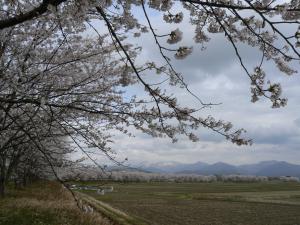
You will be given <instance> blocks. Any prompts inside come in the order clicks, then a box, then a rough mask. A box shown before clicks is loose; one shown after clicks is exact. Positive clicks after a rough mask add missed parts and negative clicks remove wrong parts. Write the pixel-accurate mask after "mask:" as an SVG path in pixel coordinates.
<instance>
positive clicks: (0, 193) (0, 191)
mask: <svg viewBox="0 0 300 225" xmlns="http://www.w3.org/2000/svg"><path fill="white" fill-rule="evenodd" d="M4 195H5V179H4V177H2V176H1V177H0V197H4Z"/></svg>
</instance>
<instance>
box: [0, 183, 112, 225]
mask: <svg viewBox="0 0 300 225" xmlns="http://www.w3.org/2000/svg"><path fill="white" fill-rule="evenodd" d="M95 224H97V225H109V224H112V223H111V222H109V221H108V220H107V219H105V218H103V217H101V215H99V214H98V213H95V212H93V213H84V212H82V211H81V210H79V208H78V207H77V205H76V203H75V201H74V199H73V198H72V196H71V194H70V193H69V192H68V191H67V190H66V189H64V188H63V187H62V186H61V185H60V184H59V183H56V182H38V183H35V184H32V185H30V186H29V187H26V188H24V189H21V190H14V189H10V192H9V193H8V194H7V196H6V197H5V198H2V199H1V198H0V225H95Z"/></svg>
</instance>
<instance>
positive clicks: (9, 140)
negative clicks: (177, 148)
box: [0, 0, 300, 190]
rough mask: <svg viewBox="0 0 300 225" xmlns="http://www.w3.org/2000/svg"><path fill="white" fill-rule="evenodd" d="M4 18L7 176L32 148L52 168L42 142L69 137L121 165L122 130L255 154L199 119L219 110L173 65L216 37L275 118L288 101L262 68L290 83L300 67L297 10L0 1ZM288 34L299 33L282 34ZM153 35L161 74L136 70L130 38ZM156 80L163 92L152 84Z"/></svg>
mask: <svg viewBox="0 0 300 225" xmlns="http://www.w3.org/2000/svg"><path fill="white" fill-rule="evenodd" d="M0 9H1V11H0V37H1V38H0V63H1V67H0V139H1V143H0V155H1V161H0V162H1V164H0V166H1V170H2V171H4V170H6V168H7V165H8V164H9V163H8V162H7V161H6V159H7V157H6V155H7V154H8V151H10V152H14V151H16V149H18V151H19V150H20V151H21V152H24V146H25V144H30V146H32V147H33V149H34V150H35V151H37V152H39V154H41V155H42V156H43V157H44V158H46V159H48V162H49V163H50V164H51V160H50V158H51V150H49V149H51V148H49V146H48V145H47V143H49V142H45V141H44V140H45V138H46V139H47V138H48V139H50V142H53V143H55V142H60V140H61V137H68V139H69V140H71V141H72V142H73V144H75V145H77V148H79V149H81V150H82V152H83V153H84V154H85V155H86V157H88V158H90V160H92V161H94V159H93V158H92V157H91V155H90V154H89V152H88V151H87V150H86V148H85V147H84V146H89V147H94V148H95V147H96V148H97V149H99V151H100V152H101V153H103V154H105V155H106V156H107V157H109V158H110V159H111V160H115V158H114V155H113V154H112V153H113V151H112V149H111V148H110V146H109V143H110V142H111V141H113V139H112V136H111V134H112V133H113V132H114V131H115V130H118V131H120V132H123V133H124V134H127V135H131V132H129V131H132V130H133V129H132V128H134V129H137V130H140V131H142V132H144V133H147V134H149V135H152V136H153V137H169V138H171V139H172V140H173V141H177V137H178V135H181V134H184V135H186V136H187V137H189V138H190V139H191V140H192V141H197V140H198V138H197V135H196V132H195V130H197V129H199V128H201V127H205V128H208V129H210V130H212V131H213V132H216V133H218V134H220V135H222V136H224V137H225V138H226V139H228V140H230V141H232V142H233V143H235V144H237V145H247V144H251V140H249V139H246V138H244V137H243V133H244V130H243V129H233V128H232V124H231V123H230V122H225V121H223V120H218V119H215V118H213V117H211V116H207V117H200V116H199V114H198V112H199V111H201V110H203V109H205V108H210V107H213V106H214V105H215V104H214V103H206V102H203V101H202V100H201V98H200V96H196V95H195V94H194V93H193V92H192V91H191V90H190V89H189V87H188V84H187V83H186V82H185V79H184V74H180V71H176V70H175V68H174V63H176V60H180V59H186V58H187V59H186V60H188V55H190V54H191V53H192V51H193V45H197V44H199V45H201V46H203V48H205V44H206V43H207V42H209V40H210V37H211V36H212V35H214V34H216V33H221V34H224V38H225V39H226V40H228V42H229V43H230V44H231V45H232V47H233V50H234V51H235V54H236V56H237V58H238V60H239V62H240V65H241V67H242V68H243V69H244V71H245V75H246V76H247V77H248V79H249V84H250V87H251V93H250V94H251V97H252V102H256V101H258V100H259V99H260V98H266V99H269V100H270V101H271V105H272V107H273V108H278V107H282V106H285V105H286V104H287V99H286V98H284V97H282V90H281V86H280V84H279V83H273V82H272V81H270V80H269V79H268V76H267V74H266V73H265V71H264V62H265V61H273V62H274V63H275V64H276V66H277V67H278V70H279V71H281V72H283V73H285V74H287V75H292V74H295V73H297V71H296V69H295V68H294V67H297V66H298V63H299V59H300V53H299V46H300V30H299V29H300V28H299V19H300V1H298V0H291V1H285V2H279V1H276V0H273V1H272V0H262V1H241V0H210V1H201V0H181V1H174V0H149V1H145V0H133V1H128V0H124V1H98V0H29V1H22V0H1V1H0ZM149 10H152V11H153V10H156V11H157V12H159V13H161V18H162V20H161V21H162V22H164V23H167V24H171V23H172V24H176V25H178V28H177V29H175V30H171V29H170V30H167V31H166V32H165V33H162V34H161V33H158V32H157V30H156V28H155V27H157V26H159V25H158V24H154V23H153V22H152V21H151V16H149ZM137 11H139V15H138V13H137ZM141 14H142V15H143V16H144V17H145V18H146V24H142V22H141V19H140V15H141ZM183 17H189V19H190V26H191V27H193V28H194V29H195V35H194V37H193V39H194V43H191V44H190V46H184V45H181V41H182V37H183V35H184V33H183V32H182V31H181V29H180V24H181V22H182V20H183ZM287 26H289V27H290V29H289V31H292V32H290V33H289V32H286V29H283V27H287ZM146 32H148V33H150V34H151V35H152V37H153V39H154V41H155V43H156V45H157V51H158V52H159V53H160V55H161V58H162V60H161V64H157V63H154V62H152V61H151V59H150V60H147V61H144V62H141V60H137V58H138V55H139V53H140V51H141V48H140V47H136V46H135V45H134V43H133V39H132V38H130V39H129V38H128V37H130V36H132V35H131V33H133V36H134V37H136V38H139V37H140V36H141V35H142V34H143V33H146ZM91 33H93V35H90V34H91ZM239 43H244V44H247V45H249V46H251V47H255V48H257V49H258V50H259V51H260V52H261V61H260V63H259V64H258V65H257V66H256V67H255V68H247V67H246V65H245V62H244V61H245V59H243V58H242V56H241V54H240V49H239V45H238V44H239ZM172 46H175V47H172ZM141 47H143V46H141ZM170 53H171V54H170ZM172 55H173V56H172ZM154 73H157V74H159V75H160V77H161V82H159V83H151V81H149V80H148V79H147V76H146V75H149V74H154ZM167 82H168V83H169V85H170V86H177V87H181V88H183V89H184V90H185V91H186V92H187V93H188V94H190V95H191V96H193V97H195V98H196V100H197V101H198V104H199V105H198V106H196V107H195V108H187V107H184V106H181V105H180V104H179V103H178V101H177V99H176V96H175V95H174V93H170V92H168V91H164V90H163V88H162V85H163V84H165V83H167ZM132 86H139V87H143V89H144V92H145V95H143V96H140V97H138V96H136V95H132V96H130V97H128V96H129V94H128V92H126V91H128V90H129V89H130V87H132ZM58 134H59V135H58ZM48 139H47V140H48ZM22 149H23V150H22ZM95 163H96V162H95ZM16 166H17V163H16V165H15V166H14V167H16ZM99 167H100V165H99ZM3 182H4V181H3ZM3 182H0V185H2V186H3ZM2 189H3V188H2ZM2 189H0V190H2Z"/></svg>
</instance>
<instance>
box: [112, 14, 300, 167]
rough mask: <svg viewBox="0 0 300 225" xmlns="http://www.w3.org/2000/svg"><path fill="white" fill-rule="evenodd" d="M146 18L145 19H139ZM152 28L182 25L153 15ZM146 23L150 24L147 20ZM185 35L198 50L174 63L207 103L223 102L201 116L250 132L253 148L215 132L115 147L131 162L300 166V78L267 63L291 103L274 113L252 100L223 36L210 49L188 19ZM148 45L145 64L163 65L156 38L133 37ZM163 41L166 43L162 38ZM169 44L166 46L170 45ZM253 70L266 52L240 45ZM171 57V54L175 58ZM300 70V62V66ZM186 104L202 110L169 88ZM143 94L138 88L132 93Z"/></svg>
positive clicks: (119, 140)
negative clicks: (274, 162)
mask: <svg viewBox="0 0 300 225" xmlns="http://www.w3.org/2000/svg"><path fill="white" fill-rule="evenodd" d="M139 17H140V18H142V20H143V16H142V15H139ZM150 18H151V21H152V24H153V26H154V27H155V29H157V32H158V33H160V34H165V33H168V31H171V30H174V29H175V28H177V27H178V26H176V25H170V24H164V23H163V22H162V15H161V14H157V13H150ZM144 23H145V24H146V21H145V20H144ZM179 27H180V29H181V30H182V31H183V33H184V39H183V42H182V43H181V44H182V45H188V46H191V45H193V46H194V51H193V53H192V55H191V56H189V57H188V58H187V59H185V60H179V61H178V60H176V59H172V63H173V65H174V66H175V67H176V68H177V71H178V72H181V73H182V74H183V75H184V79H185V81H186V82H187V84H188V85H189V88H190V89H191V90H192V91H193V92H194V93H195V94H197V96H199V97H200V98H201V99H202V100H203V101H205V102H215V103H219V102H220V103H222V104H221V105H219V106H215V107H213V108H211V109H206V110H205V111H203V112H201V115H203V116H207V115H212V116H214V117H215V118H217V119H222V120H226V121H231V122H232V123H233V124H234V126H235V127H236V128H244V129H246V130H247V132H248V133H247V137H249V138H252V139H253V141H254V144H253V145H252V146H246V147H238V146H236V145H234V144H232V143H230V142H228V141H226V140H224V138H223V137H220V136H219V135H217V134H215V133H213V132H212V131H210V130H207V129H205V128H202V129H200V130H199V137H200V141H199V142H196V143H194V142H191V141H189V140H187V139H186V138H184V137H182V138H180V140H179V141H178V142H177V143H175V144H173V143H172V142H171V140H169V139H154V138H152V137H149V136H147V135H145V134H141V133H139V132H135V133H134V134H135V138H128V137H127V136H122V135H119V134H116V136H115V140H116V142H115V144H114V145H113V148H114V149H115V150H116V152H117V155H118V158H119V159H120V160H122V159H124V158H125V157H128V159H129V162H130V163H132V164H139V163H140V164H142V163H143V162H145V161H147V162H161V161H177V162H182V163H192V162H197V161H203V162H208V163H214V162H218V161H223V162H227V163H232V164H244V163H254V162H259V161H264V160H284V161H288V162H292V163H299V164H300V148H299V146H300V113H299V112H300V101H299V98H300V89H299V88H300V77H299V75H300V74H296V75H294V76H290V77H288V76H286V75H284V74H282V73H280V72H279V70H278V69H277V68H276V66H275V65H274V64H273V63H265V70H266V72H267V75H268V76H269V79H271V80H272V81H273V82H280V83H281V84H282V87H283V95H284V96H286V97H287V98H288V105H287V106H286V107H284V108H281V109H272V108H271V104H270V102H269V101H266V100H260V101H259V102H257V103H255V104H253V103H251V102H250V82H249V79H248V77H247V76H246V74H245V72H244V71H243V70H242V68H241V67H240V64H239V62H238V60H237V58H236V56H235V54H234V51H233V48H232V46H231V45H230V43H229V42H228V41H226V39H225V38H224V35H216V36H213V37H211V38H212V39H211V41H210V42H209V43H208V44H207V46H206V47H207V49H206V50H205V51H201V46H196V45H194V44H193V42H192V37H193V35H194V28H193V27H192V26H189V25H188V18H187V16H185V20H184V22H183V24H181V25H179ZM129 40H132V41H134V42H135V43H137V44H140V45H142V46H143V52H142V54H141V55H140V56H139V59H140V60H149V61H156V62H159V61H161V59H162V58H161V56H160V55H159V52H158V48H157V46H156V45H155V43H154V39H153V38H152V36H151V35H149V34H146V35H142V36H141V38H139V39H134V38H132V39H129ZM162 43H164V44H165V41H163V39H162ZM165 45H167V44H165ZM240 47H241V52H242V55H243V58H244V61H245V62H246V65H247V67H248V68H249V70H250V71H252V70H253V68H254V66H255V65H257V64H258V63H259V62H260V58H261V54H260V53H259V52H258V51H256V50H255V49H252V48H249V47H245V46H240ZM170 56H171V55H170ZM297 66H299V64H298V65H297ZM169 90H170V91H171V92H173V93H175V94H176V96H177V97H178V98H179V99H180V101H181V102H184V104H187V105H188V106H190V107H195V108H197V104H196V101H195V100H194V99H193V97H192V96H190V95H189V94H187V93H186V91H185V90H182V89H181V90H180V89H175V88H173V89H169ZM130 92H132V93H135V94H138V95H139V94H142V92H141V91H139V90H138V89H136V88H133V89H132V90H130Z"/></svg>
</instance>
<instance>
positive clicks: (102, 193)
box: [97, 189, 105, 195]
mask: <svg viewBox="0 0 300 225" xmlns="http://www.w3.org/2000/svg"><path fill="white" fill-rule="evenodd" d="M97 194H98V195H104V194H105V192H104V190H103V189H98V190H97Z"/></svg>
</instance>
